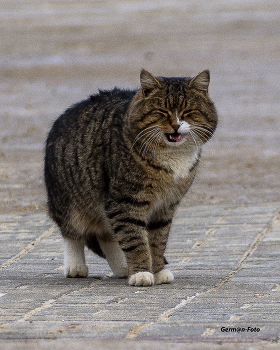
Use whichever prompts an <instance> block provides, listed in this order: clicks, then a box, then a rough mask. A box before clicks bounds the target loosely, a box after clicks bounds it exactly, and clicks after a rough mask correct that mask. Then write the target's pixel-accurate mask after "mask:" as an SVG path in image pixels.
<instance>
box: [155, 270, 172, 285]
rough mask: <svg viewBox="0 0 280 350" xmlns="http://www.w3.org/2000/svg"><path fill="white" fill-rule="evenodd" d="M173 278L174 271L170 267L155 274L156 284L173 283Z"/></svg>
mask: <svg viewBox="0 0 280 350" xmlns="http://www.w3.org/2000/svg"><path fill="white" fill-rule="evenodd" d="M173 280H174V276H173V273H172V272H171V271H170V270H169V269H163V270H161V271H159V272H157V273H156V274H155V284H163V283H171V282H173Z"/></svg>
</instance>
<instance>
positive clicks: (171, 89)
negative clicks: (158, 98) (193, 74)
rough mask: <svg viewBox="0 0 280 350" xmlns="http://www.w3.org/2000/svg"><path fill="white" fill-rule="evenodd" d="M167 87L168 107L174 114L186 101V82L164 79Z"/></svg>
mask: <svg viewBox="0 0 280 350" xmlns="http://www.w3.org/2000/svg"><path fill="white" fill-rule="evenodd" d="M164 80H165V83H166V87H165V91H166V107H167V108H168V109H171V110H172V112H174V111H175V110H176V109H178V108H179V109H180V107H181V105H182V104H183V103H184V100H185V81H184V79H182V78H181V79H180V78H164Z"/></svg>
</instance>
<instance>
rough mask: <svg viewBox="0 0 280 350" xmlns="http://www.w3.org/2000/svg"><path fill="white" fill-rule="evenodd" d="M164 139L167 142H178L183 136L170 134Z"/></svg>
mask: <svg viewBox="0 0 280 350" xmlns="http://www.w3.org/2000/svg"><path fill="white" fill-rule="evenodd" d="M166 137H167V140H168V141H169V142H180V141H182V139H183V138H184V137H185V134H180V133H179V132H173V133H172V134H166Z"/></svg>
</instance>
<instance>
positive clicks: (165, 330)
mask: <svg viewBox="0 0 280 350" xmlns="http://www.w3.org/2000/svg"><path fill="white" fill-rule="evenodd" d="M279 210H280V203H271V204H263V205H255V206H243V207H240V206H238V207H230V206H196V207H192V208H181V209H180V210H179V211H178V213H177V216H176V218H175V220H174V225H173V228H172V232H171V236H170V241H169V244H168V249H167V252H166V257H167V259H168V261H169V265H170V268H171V269H172V270H173V271H174V273H175V281H174V283H173V284H171V285H160V286H153V287H150V288H149V287H142V288H139V287H129V286H127V284H126V280H123V279H117V278H115V277H114V276H113V275H112V273H111V271H110V269H109V267H108V265H107V263H106V261H105V260H103V259H101V258H98V257H96V256H94V255H93V254H92V253H91V252H89V251H88V252H87V261H88V264H89V271H90V274H89V277H88V278H86V279H65V278H64V277H63V271H62V267H63V254H62V239H61V237H60V235H59V232H58V230H57V228H56V227H55V226H54V225H53V224H52V223H51V222H50V220H49V219H48V218H47V217H46V215H45V214H33V215H19V214H18V215H17V216H12V215H9V216H7V215H2V216H0V227H1V233H0V236H1V248H0V256H1V266H0V269H1V270H0V271H1V272H0V273H1V287H0V293H1V294H0V296H1V297H0V305H1V308H0V339H1V340H5V341H8V340H16V339H26V338H27V339H45V340H56V342H57V341H58V340H59V339H69V338H82V339H87V338H91V339H95V340H102V339H103V340H108V339H111V340H112V339H115V340H118V341H123V340H131V341H140V340H141V341H147V340H149V341H164V342H167V343H168V342H169V343H170V342H179V343H193V342H202V343H204V342H207V343H208V342H212V343H214V344H215V343H219V342H220V343H236V342H249V343H255V342H264V341H266V342H267V341H269V342H278V339H279V325H280V303H279V297H280V272H279V267H278V264H277V262H279V260H280V250H279V245H280V236H279V229H280V222H279V219H280V214H279ZM13 242H15V243H13ZM222 327H227V328H230V330H229V331H228V332H223V331H222ZM248 327H251V328H248ZM235 328H236V330H237V329H238V328H244V330H243V331H236V330H234V329H235ZM255 328H258V329H259V330H258V331H257V329H255ZM253 329H255V331H253ZM0 344H1V343H0ZM4 344H5V343H4ZM44 344H48V343H44ZM143 344H144V343H143Z"/></svg>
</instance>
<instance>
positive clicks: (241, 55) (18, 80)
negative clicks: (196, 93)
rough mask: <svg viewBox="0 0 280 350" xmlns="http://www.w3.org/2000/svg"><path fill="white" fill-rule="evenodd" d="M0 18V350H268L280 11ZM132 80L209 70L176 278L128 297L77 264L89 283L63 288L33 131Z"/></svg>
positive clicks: (35, 6) (279, 196)
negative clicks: (203, 139) (207, 135)
mask: <svg viewBox="0 0 280 350" xmlns="http://www.w3.org/2000/svg"><path fill="white" fill-rule="evenodd" d="M0 8H1V11H0V28H1V39H0V65H1V67H0V118H1V119H0V120H1V128H0V164H1V167H0V350H2V349H3V350H7V349H11V350H12V349H20V350H25V349H31V350H33V349H36V350H39V349H52V350H55V349H63V348H66V349H69V350H71V349H77V348H78V349H79V348H83V349H92V348H96V349H114V350H118V349H163V350H165V349H174V350H177V349H180V350H181V349H202V350H203V349H229V350H231V349H237V348H238V349H239V348H242V349H243V348H244V349H252V350H254V349H256V350H259V349H276V348H279V336H280V320H279V317H280V316H279V315H280V310H279V308H280V303H279V300H280V295H279V294H280V276H279V274H280V272H279V261H280V256H279V255H280V249H279V240H280V235H279V233H280V224H279V210H280V191H279V188H280V162H279V159H280V148H279V145H280V133H279V129H280V118H279V110H280V101H279V96H280V84H279V81H280V69H279V54H280V20H279V19H280V3H279V0H267V1H259V0H250V1H233V0H228V1H225V0H213V1H208V2H207V1H205V0H187V1H185V0H183V1H181V0H171V1H164V0H163V1H139V0H116V1H109V0H103V1H91V0H85V1H82V2H81V1H70V0H65V1H56V0H53V1H40V0H32V1H31V0H25V1H24V2H18V1H16V0H0ZM142 67H143V68H145V69H148V70H150V71H151V72H152V73H154V74H155V75H165V76H171V75H174V76H185V75H189V76H191V75H194V74H197V73H198V72H199V71H202V70H204V69H206V68H209V69H210V71H211V84H210V95H211V97H212V98H213V100H214V101H215V104H216V107H217V110H218V112H219V118H220V119H219V120H220V122H219V126H218V129H217V132H216V133H215V137H214V139H213V140H212V141H211V142H210V143H209V144H208V145H207V146H206V148H205V151H204V153H203V159H202V163H201V166H200V170H199V173H198V176H197V178H196V180H195V182H194V184H193V186H192V188H191V190H190V191H189V193H188V195H187V196H186V198H185V199H184V200H183V202H182V205H181V207H180V210H179V211H178V213H177V216H176V219H175V221H174V225H173V227H172V233H171V237H170V241H169V245H168V249H167V253H166V256H167V258H168V261H169V264H170V268H171V269H172V270H173V271H174V274H175V278H176V279H175V281H174V283H173V284H171V285H166V286H154V287H151V288H133V287H128V286H127V285H126V281H125V280H120V279H117V278H115V277H114V276H112V274H111V271H110V269H109V267H108V265H107V263H106V261H104V260H102V259H100V258H98V257H96V256H94V255H93V254H91V253H90V252H87V259H88V263H89V270H90V275H89V278H87V279H65V278H64V277H63V271H62V269H63V266H62V265H63V252H62V244H61V238H60V235H59V232H58V230H57V228H56V227H55V226H53V223H52V222H51V221H50V220H49V219H48V218H47V216H46V214H45V202H46V198H45V192H44V186H43V176H42V173H43V171H42V170H43V150H44V142H45V138H46V135H47V132H48V130H49V128H50V127H51V124H52V122H53V121H54V120H55V119H56V118H57V116H58V115H59V114H60V113H62V112H63V111H64V110H65V109H66V108H67V107H68V106H69V105H71V104H73V103H75V102H77V101H79V100H81V99H84V98H86V97H87V96H88V95H90V94H93V93H95V92H96V91H97V90H98V88H101V89H105V88H106V89H108V88H112V87H114V86H115V85H117V86H120V87H127V88H132V87H135V86H137V85H138V84H139V71H140V69H141V68H142ZM221 327H228V328H231V330H232V331H230V332H222V331H221ZM238 327H240V328H244V329H245V331H243V332H235V331H234V329H235V328H238ZM248 327H253V328H255V327H257V328H259V329H260V330H259V332H251V331H250V330H249V331H247V329H248Z"/></svg>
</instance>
